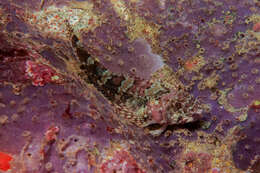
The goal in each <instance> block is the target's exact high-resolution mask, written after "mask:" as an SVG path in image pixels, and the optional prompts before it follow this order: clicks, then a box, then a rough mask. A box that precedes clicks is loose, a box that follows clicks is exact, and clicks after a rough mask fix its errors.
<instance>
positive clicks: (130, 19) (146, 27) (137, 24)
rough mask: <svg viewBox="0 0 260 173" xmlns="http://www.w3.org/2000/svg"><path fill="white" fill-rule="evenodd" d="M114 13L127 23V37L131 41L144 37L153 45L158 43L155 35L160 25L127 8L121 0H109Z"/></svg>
mask: <svg viewBox="0 0 260 173" xmlns="http://www.w3.org/2000/svg"><path fill="white" fill-rule="evenodd" d="M110 2H111V3H112V4H113V5H114V10H115V11H116V13H117V14H118V15H119V16H120V17H121V19H123V20H124V21H126V22H127V23H128V25H127V28H128V32H127V33H128V37H129V38H130V40H131V41H133V40H135V39H137V38H145V39H146V40H147V41H148V42H151V43H152V45H153V46H155V45H158V41H157V36H158V34H159V28H160V26H159V25H157V24H154V23H150V22H148V21H146V20H145V19H143V18H141V17H140V16H138V15H137V14H136V13H134V12H133V11H131V10H130V9H128V8H127V7H126V5H125V2H124V1H123V0H110Z"/></svg>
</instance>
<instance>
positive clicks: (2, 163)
mask: <svg viewBox="0 0 260 173" xmlns="http://www.w3.org/2000/svg"><path fill="white" fill-rule="evenodd" d="M11 160H13V157H12V156H10V155H8V154H6V153H3V152H0V170H2V171H8V170H9V169H11V166H10V163H9V162H10V161H11Z"/></svg>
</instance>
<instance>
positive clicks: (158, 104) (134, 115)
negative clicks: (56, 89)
mask: <svg viewBox="0 0 260 173" xmlns="http://www.w3.org/2000/svg"><path fill="white" fill-rule="evenodd" d="M78 49H82V48H78ZM81 51H82V50H81ZM83 51H85V50H84V49H83ZM79 59H80V61H81V63H82V65H81V69H82V70H83V71H84V72H85V74H84V75H86V77H84V78H85V79H86V81H87V82H88V83H91V84H93V85H94V87H95V88H96V89H97V90H99V91H100V92H101V93H102V94H103V95H104V96H105V97H106V98H107V99H108V100H109V101H110V103H111V105H112V106H113V108H114V110H115V113H116V114H118V115H120V116H122V117H123V118H124V119H125V120H126V121H127V122H130V123H132V124H135V125H137V126H139V127H144V128H148V130H149V132H150V134H152V135H160V134H161V133H162V132H163V131H164V130H165V129H166V127H167V126H168V125H173V124H184V123H189V122H193V121H197V120H198V119H199V118H200V117H201V113H202V107H201V105H200V103H199V101H198V100H197V99H195V98H193V96H192V95H190V94H189V93H188V92H187V91H186V88H185V86H184V85H183V84H182V83H181V81H180V80H179V79H178V78H177V77H176V75H175V73H174V72H173V70H172V69H171V68H170V67H169V66H167V65H166V64H164V65H163V66H162V67H161V68H160V69H159V70H157V71H156V72H154V73H153V74H152V75H151V76H150V78H149V79H142V78H140V77H138V76H136V75H135V74H129V75H123V74H115V73H113V72H111V71H110V70H109V69H106V68H105V67H104V66H103V65H102V64H101V63H100V62H99V60H98V59H95V58H94V57H92V56H91V55H90V54H89V53H88V52H87V51H85V53H84V58H82V57H79Z"/></svg>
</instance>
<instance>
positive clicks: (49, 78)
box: [25, 60, 61, 86]
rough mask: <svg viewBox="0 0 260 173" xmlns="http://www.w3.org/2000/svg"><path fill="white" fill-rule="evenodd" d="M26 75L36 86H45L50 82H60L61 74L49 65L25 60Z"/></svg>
mask: <svg viewBox="0 0 260 173" xmlns="http://www.w3.org/2000/svg"><path fill="white" fill-rule="evenodd" d="M25 75H26V76H27V78H28V79H31V80H32V84H33V85H34V86H44V85H45V84H46V83H50V82H60V81H61V79H60V77H59V75H58V74H57V73H56V72H55V71H54V70H53V69H52V68H50V67H49V66H47V65H44V64H39V63H36V62H34V61H30V60H28V61H26V62H25Z"/></svg>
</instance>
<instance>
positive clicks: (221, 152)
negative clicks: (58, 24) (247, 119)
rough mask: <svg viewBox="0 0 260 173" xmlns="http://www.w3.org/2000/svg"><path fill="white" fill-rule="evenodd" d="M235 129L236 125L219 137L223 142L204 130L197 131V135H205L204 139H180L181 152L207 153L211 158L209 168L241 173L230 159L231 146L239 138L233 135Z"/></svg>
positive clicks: (228, 172) (229, 172)
mask: <svg viewBox="0 0 260 173" xmlns="http://www.w3.org/2000/svg"><path fill="white" fill-rule="evenodd" d="M236 130H237V127H234V128H232V129H230V130H229V132H228V133H227V134H228V135H227V136H226V137H225V138H224V139H221V141H225V142H221V141H218V142H216V141H215V140H216V138H215V137H214V135H212V136H211V135H209V134H207V133H205V132H202V131H200V132H198V135H199V136H204V137H206V138H205V139H203V140H204V141H202V142H200V141H189V140H183V141H181V144H182V145H183V146H184V147H183V148H184V149H185V150H184V151H183V152H182V153H184V154H185V153H189V152H196V153H207V154H209V155H210V156H211V158H212V160H211V168H219V169H220V170H221V172H226V173H232V172H237V173H242V172H241V171H240V170H238V169H237V168H236V167H235V165H234V163H233V159H232V146H234V144H236V142H237V140H239V138H236V136H235V135H233V134H234V132H235V131H236ZM205 141H207V142H205ZM181 157H182V156H181Z"/></svg>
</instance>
